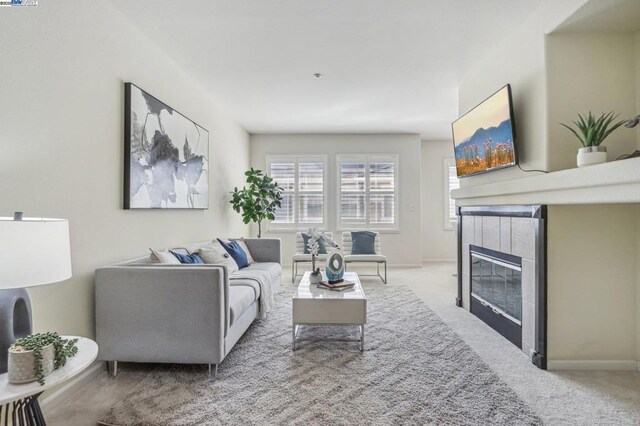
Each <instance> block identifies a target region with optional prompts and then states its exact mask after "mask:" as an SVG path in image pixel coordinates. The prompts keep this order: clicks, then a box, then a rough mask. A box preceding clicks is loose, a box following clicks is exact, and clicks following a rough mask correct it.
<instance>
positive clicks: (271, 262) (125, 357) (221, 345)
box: [95, 238, 282, 376]
mask: <svg viewBox="0 0 640 426" xmlns="http://www.w3.org/2000/svg"><path fill="white" fill-rule="evenodd" d="M245 242H246V244H247V246H248V248H249V251H250V252H251V255H252V256H253V258H254V260H255V263H253V264H251V265H249V266H248V267H247V268H243V269H241V270H240V271H238V272H234V273H232V274H229V273H228V270H227V268H226V267H223V266H219V265H209V264H207V265H188V264H180V265H165V264H157V263H151V262H150V260H149V257H148V256H145V257H140V258H136V259H131V260H128V261H125V262H122V263H119V264H116V265H113V266H109V267H105V268H100V269H98V270H96V294H95V300H96V340H97V342H98V345H99V348H100V350H99V354H98V359H100V360H103V361H108V362H109V367H110V369H111V372H112V374H113V375H114V376H115V374H117V362H118V361H126V362H152V363H180V364H209V371H211V368H212V366H214V367H215V370H217V367H218V364H220V363H221V362H222V361H223V360H224V358H225V356H226V355H227V354H228V353H229V351H231V349H232V348H233V346H234V345H235V344H236V342H237V341H238V339H239V338H240V337H241V336H242V335H243V334H244V332H245V331H246V330H247V328H249V326H250V325H251V323H252V322H253V321H254V320H255V319H256V318H257V317H258V316H259V315H260V303H259V298H260V289H261V287H260V285H259V284H258V282H256V279H255V277H256V276H260V277H263V281H267V282H268V284H269V285H270V286H271V290H272V292H273V294H275V293H276V290H277V288H278V287H279V285H280V283H281V278H282V277H281V275H282V267H281V264H282V260H281V259H282V256H281V245H280V240H279V239H266V238H261V239H245ZM207 244H209V242H208V241H205V242H201V243H195V244H189V245H187V246H185V247H183V248H178V249H175V250H176V251H183V252H186V251H187V250H188V251H191V252H193V251H195V250H196V249H197V248H199V247H202V246H204V245H207ZM256 271H259V272H256ZM252 277H253V278H252ZM263 285H264V284H263ZM215 370H214V371H215Z"/></svg>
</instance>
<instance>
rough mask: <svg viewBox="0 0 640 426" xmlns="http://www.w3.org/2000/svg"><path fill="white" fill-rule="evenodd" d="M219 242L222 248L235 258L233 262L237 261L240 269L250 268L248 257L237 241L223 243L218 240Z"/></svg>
mask: <svg viewBox="0 0 640 426" xmlns="http://www.w3.org/2000/svg"><path fill="white" fill-rule="evenodd" d="M218 242H219V243H220V244H221V245H222V247H224V249H225V250H226V251H227V253H229V255H230V256H231V257H233V260H235V261H236V264H238V268H240V269H242V268H246V267H247V266H249V260H248V259H247V255H246V253H245V252H244V250H243V249H242V247H240V244H238V242H237V241H223V240H221V239H220V238H218Z"/></svg>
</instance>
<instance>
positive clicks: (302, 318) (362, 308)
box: [292, 272, 367, 351]
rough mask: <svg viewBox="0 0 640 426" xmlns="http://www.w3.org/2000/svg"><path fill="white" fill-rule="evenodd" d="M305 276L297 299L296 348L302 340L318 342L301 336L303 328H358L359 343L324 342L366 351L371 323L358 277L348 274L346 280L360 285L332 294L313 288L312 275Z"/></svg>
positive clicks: (293, 335) (293, 301) (294, 332)
mask: <svg viewBox="0 0 640 426" xmlns="http://www.w3.org/2000/svg"><path fill="white" fill-rule="evenodd" d="M310 274H311V272H305V274H304V276H303V277H302V280H301V281H300V284H299V285H298V289H297V290H296V292H295V293H294V295H293V300H292V309H293V315H292V318H293V326H292V347H293V350H295V349H296V342H297V341H301V340H316V339H311V338H304V337H301V336H299V333H300V327H301V326H337V325H339V326H349V327H353V326H356V327H358V331H359V334H360V336H359V337H360V338H359V339H339V338H336V339H324V340H336V341H350V342H360V351H364V326H365V324H366V323H367V297H366V296H365V294H364V290H363V289H362V285H361V284H360V279H359V278H358V274H357V273H355V272H345V274H344V279H345V280H346V281H353V282H355V283H356V285H355V286H354V287H353V288H352V289H350V290H345V291H331V290H326V289H320V288H317V287H316V286H315V285H311V284H309V275H310Z"/></svg>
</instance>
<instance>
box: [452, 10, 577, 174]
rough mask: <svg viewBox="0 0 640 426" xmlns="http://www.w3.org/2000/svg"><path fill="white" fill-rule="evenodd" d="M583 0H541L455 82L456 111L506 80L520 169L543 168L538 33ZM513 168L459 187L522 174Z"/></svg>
mask: <svg viewBox="0 0 640 426" xmlns="http://www.w3.org/2000/svg"><path fill="white" fill-rule="evenodd" d="M585 2H586V0H565V1H561V2H559V1H557V0H544V1H541V2H540V6H539V7H538V9H537V11H536V12H535V13H534V14H533V15H532V16H531V17H530V18H529V19H528V20H526V21H524V22H521V23H518V24H517V25H515V26H511V27H510V28H509V31H508V32H506V34H508V36H507V37H505V39H504V41H503V42H502V43H499V44H497V45H496V46H495V47H493V48H488V51H487V55H486V56H485V58H484V60H483V61H481V62H479V63H478V64H476V65H475V66H474V67H471V68H470V69H469V70H468V71H467V73H466V74H465V75H464V77H463V78H462V80H461V81H460V88H459V104H460V108H459V110H460V114H464V113H465V112H467V111H469V110H470V109H471V108H473V107H474V106H475V105H477V104H478V103H480V102H481V101H483V100H484V99H485V98H487V97H488V96H489V95H491V94H492V93H493V92H495V91H496V90H498V89H499V88H500V87H502V86H504V85H505V84H506V83H510V84H511V88H512V92H513V102H514V110H515V111H514V114H515V126H516V137H517V143H518V156H519V162H520V164H521V165H522V167H523V168H524V169H546V168H547V167H548V166H549V159H548V155H549V153H548V149H547V137H546V129H547V123H546V96H545V92H546V86H545V85H546V76H545V49H544V35H545V34H546V33H548V32H550V31H551V30H552V29H554V28H555V26H557V25H558V24H559V23H560V22H561V21H562V20H563V19H564V18H566V17H567V16H569V15H570V14H571V13H572V12H573V11H575V10H576V9H577V8H578V7H579V6H581V5H582V4H584V3H585ZM524 175H525V173H524V172H522V171H520V170H519V169H517V168H509V169H505V170H498V171H495V172H492V173H487V174H484V175H478V176H472V177H468V178H465V179H463V181H462V182H461V185H462V186H471V185H477V184H482V183H487V182H493V181H500V180H508V179H513V178H515V177H522V176H524Z"/></svg>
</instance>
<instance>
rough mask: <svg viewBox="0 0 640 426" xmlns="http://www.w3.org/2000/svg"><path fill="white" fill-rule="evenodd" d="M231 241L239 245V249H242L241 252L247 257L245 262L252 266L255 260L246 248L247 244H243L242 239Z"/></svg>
mask: <svg viewBox="0 0 640 426" xmlns="http://www.w3.org/2000/svg"><path fill="white" fill-rule="evenodd" d="M231 241H235V242H236V243H238V244H239V245H240V247H241V248H242V251H244V254H245V255H246V256H247V262H249V264H252V263H253V262H255V260H253V256H251V252H250V251H249V247H247V243H245V242H244V238H242V237H240V238H237V239H232V240H231Z"/></svg>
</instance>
